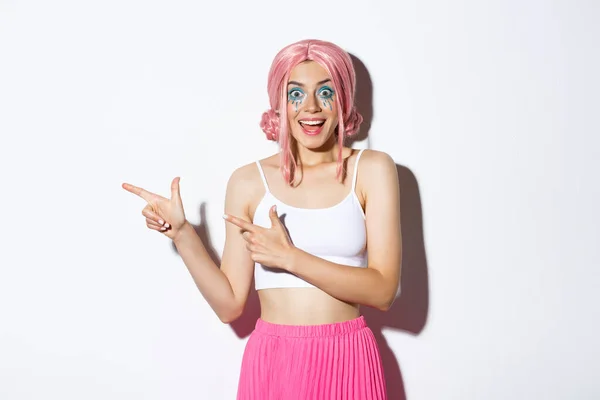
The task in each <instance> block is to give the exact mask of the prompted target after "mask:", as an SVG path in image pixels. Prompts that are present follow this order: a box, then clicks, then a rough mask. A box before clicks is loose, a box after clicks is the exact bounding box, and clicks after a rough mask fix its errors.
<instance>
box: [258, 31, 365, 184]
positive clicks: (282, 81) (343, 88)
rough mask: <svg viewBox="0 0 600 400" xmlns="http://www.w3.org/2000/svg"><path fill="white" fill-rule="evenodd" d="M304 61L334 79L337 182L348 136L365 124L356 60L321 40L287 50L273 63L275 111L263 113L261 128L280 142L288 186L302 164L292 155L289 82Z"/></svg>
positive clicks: (271, 83)
mask: <svg viewBox="0 0 600 400" xmlns="http://www.w3.org/2000/svg"><path fill="white" fill-rule="evenodd" d="M304 61H315V62H317V63H319V65H321V66H322V67H323V68H324V69H325V70H326V71H327V73H328V74H329V76H331V80H332V81H333V86H334V90H335V93H336V95H335V107H337V112H338V126H337V138H338V144H339V153H338V168H337V178H339V177H340V176H341V174H342V168H343V163H342V147H343V143H344V138H345V137H346V136H351V135H354V134H355V133H356V132H358V128H359V127H360V124H361V123H362V120H363V118H362V116H361V115H360V114H359V113H358V111H356V107H355V106H354V93H355V87H356V74H355V72H354V66H353V65H352V59H351V58H350V56H349V55H348V53H346V52H345V51H344V50H342V49H341V48H340V47H338V46H336V45H335V44H333V43H329V42H324V41H321V40H302V41H300V42H297V43H293V44H291V45H289V46H286V47H284V48H283V49H282V50H281V51H280V52H279V53H277V55H276V56H275V59H274V60H273V64H271V69H270V71H269V80H268V84H267V91H268V93H269V102H270V105H271V109H270V110H269V111H267V112H265V113H263V116H262V120H261V122H260V127H261V128H262V130H263V131H264V132H265V134H266V135H267V138H268V139H269V140H274V141H277V142H279V147H280V149H281V162H280V169H281V172H282V174H283V177H284V179H285V181H286V182H288V184H291V183H292V181H293V171H295V170H296V168H297V167H298V164H297V162H296V160H295V158H294V154H293V151H292V142H291V139H292V138H291V135H290V132H289V126H288V120H287V100H288V99H287V89H286V88H287V82H288V80H289V76H290V73H291V71H292V69H293V68H294V67H295V66H296V65H298V64H300V63H301V62H304Z"/></svg>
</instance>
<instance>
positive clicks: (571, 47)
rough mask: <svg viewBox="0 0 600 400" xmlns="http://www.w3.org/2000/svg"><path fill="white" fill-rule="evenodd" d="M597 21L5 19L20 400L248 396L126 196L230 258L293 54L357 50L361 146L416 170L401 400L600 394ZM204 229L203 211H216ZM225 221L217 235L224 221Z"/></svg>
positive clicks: (489, 8)
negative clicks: (231, 215)
mask: <svg viewBox="0 0 600 400" xmlns="http://www.w3.org/2000/svg"><path fill="white" fill-rule="evenodd" d="M599 18H600V5H599V3H598V2H596V1H592V0H588V1H584V0H579V1H575V0H572V1H566V0H565V1H553V2H550V1H516V0H510V1H493V2H490V1H485V2H483V1H464V0H463V1H454V2H444V1H432V0H430V1H422V0H421V1H416V0H409V1H401V2H396V1H394V2H392V1H390V2H366V1H343V2H342V1H340V2H337V1H328V2H316V1H304V2H293V1H287V2H282V1H272V2H271V1H266V0H257V1H254V2H242V1H240V2H238V3H233V2H199V1H183V0H182V1H170V2H166V1H164V2H158V1H139V0H138V1H135V0H120V1H115V0H106V1H96V2H91V1H75V0H73V1H65V0H56V1H52V2H49V1H19V0H2V1H0V132H1V134H2V136H1V138H2V140H1V149H2V157H1V158H0V171H1V172H0V174H1V187H2V197H1V198H2V216H1V221H2V226H3V229H2V230H1V233H0V235H2V236H1V239H2V240H1V242H0V246H1V252H0V398H2V399H6V400H17V399H18V400H21V399H44V400H45V399H61V400H67V399H86V400H93V399H127V400H131V399H178V400H184V399H233V398H234V397H235V392H236V385H237V379H238V376H239V365H240V360H241V357H242V352H243V349H244V345H245V342H246V339H247V335H248V334H249V332H250V330H251V329H252V324H253V322H254V320H255V318H256V316H257V313H258V311H257V308H256V304H255V299H254V300H252V301H251V302H250V305H249V309H248V310H247V313H246V315H245V316H244V317H243V318H242V319H241V320H240V321H238V322H236V323H235V324H234V325H233V326H229V325H224V324H222V323H221V322H220V321H219V320H218V318H217V317H216V316H215V315H214V313H213V312H212V310H211V309H210V308H209V307H208V306H207V304H206V303H205V301H204V300H203V298H202V296H201V295H200V294H199V292H198V291H197V289H196V288H195V286H194V284H193V282H192V279H191V278H190V276H189V274H188V272H187V270H186V269H185V266H184V265H183V263H182V261H181V260H180V258H179V257H178V256H177V254H176V253H175V251H174V248H173V246H172V245H171V243H170V242H169V240H168V239H166V238H164V237H162V236H161V235H159V234H157V233H155V232H152V231H150V230H147V229H146V227H145V224H144V221H143V217H142V215H141V213H140V211H141V209H142V208H143V206H144V202H143V201H142V200H141V199H139V198H137V197H135V196H133V195H131V194H129V193H127V192H125V191H124V190H123V189H121V187H120V185H121V183H122V182H130V183H133V184H136V185H140V186H143V187H145V188H147V189H148V190H152V191H155V192H158V193H161V194H163V195H169V184H170V181H171V179H172V178H173V177H175V176H181V178H182V180H181V187H182V196H183V201H184V205H185V207H186V213H187V216H188V219H189V220H190V221H192V222H193V223H194V224H199V223H200V222H203V224H204V225H203V226H204V231H205V232H206V233H207V234H208V236H207V238H208V240H209V243H210V246H212V248H213V249H214V251H215V254H221V251H222V248H223V240H224V223H223V221H222V219H221V214H222V212H223V200H224V195H225V185H226V182H227V179H228V177H229V175H230V174H231V172H232V171H233V170H234V169H235V168H237V167H239V166H241V165H243V164H246V163H249V162H252V161H254V160H256V159H258V158H262V157H265V156H268V155H270V154H272V153H273V152H275V151H276V147H275V145H274V144H273V143H270V142H268V141H266V140H265V139H264V135H263V133H262V132H261V131H260V128H259V126H258V122H259V120H260V117H261V113H262V112H263V111H265V110H266V109H267V106H268V99H267V94H266V79H267V72H268V68H269V66H270V63H271V61H272V59H273V57H274V55H275V54H276V52H277V51H278V50H279V49H280V48H281V47H283V46H284V45H287V44H289V43H291V42H294V41H297V40H300V39H305V38H320V39H325V40H329V41H333V42H335V43H337V44H339V45H340V46H342V47H343V48H344V49H346V50H347V51H349V52H350V53H352V54H353V55H354V56H355V57H356V58H357V59H358V60H359V61H357V66H358V67H357V69H358V74H359V107H360V110H361V111H362V112H363V114H365V116H366V117H367V123H366V124H365V125H364V129H363V132H362V134H361V137H360V140H359V141H357V142H355V143H354V146H355V147H368V148H373V149H378V150H383V151H386V152H388V153H389V154H390V155H391V156H392V157H393V158H394V160H396V162H397V164H398V165H399V171H400V185H401V190H402V213H403V233H404V248H405V254H404V262H403V266H404V270H403V280H402V295H401V297H400V298H399V299H398V300H397V301H396V303H395V305H394V307H393V308H392V310H390V311H389V312H388V313H386V314H382V313H376V312H373V311H369V310H367V311H365V312H366V313H367V317H368V320H369V322H370V323H371V326H372V328H373V330H374V331H375V333H376V335H377V336H378V338H379V341H380V346H381V348H382V354H383V357H384V361H385V366H386V370H387V379H388V385H389V387H390V398H391V399H401V400H404V399H409V400H424V399H435V400H438V399H442V400H445V399H460V400H466V399H469V400H470V399H477V400H479V399H483V400H494V399H498V400H500V399H502V400H504V399H544V400H554V399H569V400H571V399H577V400H579V399H597V398H600V384H599V383H598V382H597V379H598V373H599V370H600V365H599V364H600V362H599V359H600V344H599V340H598V334H599V333H600V329H599V328H600V322H599V321H600V313H599V307H598V304H599V303H600V295H599V294H598V289H600V274H599V272H598V268H599V267H600V251H599V250H598V247H599V246H598V245H599V239H600V233H599V223H600V211H598V208H597V206H598V204H599V202H600V188H599V184H598V171H599V170H600V161H599V159H600V157H599V155H600V151H599V147H600V139H598V134H599V133H600V129H599V127H600V124H599V122H598V121H599V116H600V111H599V110H600V100H599V99H600V97H599V93H600V79H599V77H598V71H600V55H599V53H600V52H599V50H598V49H599V48H600V43H599V42H600V40H599V37H600V28H599V25H598V20H599ZM201 211H202V212H201ZM201 214H203V218H201Z"/></svg>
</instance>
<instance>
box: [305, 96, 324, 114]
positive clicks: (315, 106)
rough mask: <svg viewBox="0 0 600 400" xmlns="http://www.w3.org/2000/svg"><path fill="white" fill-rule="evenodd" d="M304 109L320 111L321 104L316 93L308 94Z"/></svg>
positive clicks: (313, 111)
mask: <svg viewBox="0 0 600 400" xmlns="http://www.w3.org/2000/svg"><path fill="white" fill-rule="evenodd" d="M306 111H308V112H311V113H315V112H319V111H321V105H320V104H319V99H318V98H317V95H316V94H313V95H308V96H307V99H306Z"/></svg>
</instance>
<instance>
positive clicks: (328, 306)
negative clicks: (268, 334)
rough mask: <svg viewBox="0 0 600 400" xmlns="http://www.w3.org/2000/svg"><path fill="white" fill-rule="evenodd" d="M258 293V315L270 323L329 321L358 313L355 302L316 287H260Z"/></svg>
mask: <svg viewBox="0 0 600 400" xmlns="http://www.w3.org/2000/svg"><path fill="white" fill-rule="evenodd" d="M258 297H259V299H260V307H261V319H263V320H265V321H267V322H271V323H274V324H284V325H320V324H332V323H335V322H343V321H348V320H351V319H354V318H357V317H359V316H360V312H359V306H358V305H356V304H350V303H346V302H344V301H341V300H338V299H336V298H334V297H331V296H330V295H328V294H327V293H325V292H323V291H322V290H321V289H318V288H278V289H262V290H259V291H258Z"/></svg>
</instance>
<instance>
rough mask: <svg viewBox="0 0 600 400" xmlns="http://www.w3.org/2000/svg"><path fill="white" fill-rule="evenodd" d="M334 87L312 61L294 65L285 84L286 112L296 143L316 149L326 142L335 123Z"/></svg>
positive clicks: (336, 113) (328, 77)
mask: <svg viewBox="0 0 600 400" xmlns="http://www.w3.org/2000/svg"><path fill="white" fill-rule="evenodd" d="M335 96H336V93H335V88H334V87H333V82H332V81H331V77H330V76H329V74H328V73H327V71H325V69H324V68H323V67H322V66H321V65H319V64H318V63H316V62H314V61H305V62H302V63H300V64H298V65H296V66H295V67H294V68H293V69H292V71H291V73H290V78H289V80H288V85H287V115H288V122H289V127H290V132H291V134H292V136H293V137H294V138H295V139H296V141H297V142H298V144H299V145H302V146H304V147H306V148H311V149H312V148H318V147H321V146H322V145H324V144H325V143H327V142H328V141H329V140H330V139H331V138H332V137H333V134H334V132H335V128H336V127H337V125H338V112H337V107H336V106H335Z"/></svg>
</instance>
